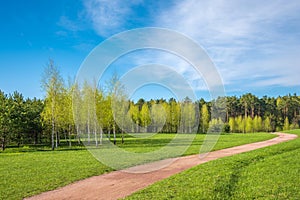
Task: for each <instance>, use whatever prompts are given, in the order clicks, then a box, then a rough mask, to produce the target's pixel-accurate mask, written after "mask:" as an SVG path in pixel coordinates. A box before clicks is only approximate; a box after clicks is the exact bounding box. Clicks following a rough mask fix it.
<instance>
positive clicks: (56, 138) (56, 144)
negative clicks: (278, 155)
mask: <svg viewBox="0 0 300 200" xmlns="http://www.w3.org/2000/svg"><path fill="white" fill-rule="evenodd" d="M55 147H56V148H57V147H58V131H56V134H55Z"/></svg>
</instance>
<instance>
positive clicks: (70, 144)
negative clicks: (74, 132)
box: [68, 124, 72, 147]
mask: <svg viewBox="0 0 300 200" xmlns="http://www.w3.org/2000/svg"><path fill="white" fill-rule="evenodd" d="M68 132H69V147H71V146H72V141H71V125H70V124H69V130H68Z"/></svg>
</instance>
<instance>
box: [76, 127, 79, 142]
mask: <svg viewBox="0 0 300 200" xmlns="http://www.w3.org/2000/svg"><path fill="white" fill-rule="evenodd" d="M76 132H77V140H78V144H80V133H79V125H76Z"/></svg>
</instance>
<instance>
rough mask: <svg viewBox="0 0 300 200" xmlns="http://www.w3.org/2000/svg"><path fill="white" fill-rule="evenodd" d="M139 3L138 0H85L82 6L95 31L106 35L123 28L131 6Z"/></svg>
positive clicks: (127, 19)
mask: <svg viewBox="0 0 300 200" xmlns="http://www.w3.org/2000/svg"><path fill="white" fill-rule="evenodd" d="M139 3H141V1H139V0H134V1H128V0H86V1H84V7H85V10H86V14H87V17H88V18H89V19H90V20H91V22H92V25H93V28H94V29H95V31H96V32H97V33H98V34H99V35H100V36H104V37H107V36H109V35H111V34H114V33H117V32H119V31H122V30H124V29H125V27H126V23H128V21H129V19H130V15H131V13H132V9H131V6H133V5H136V4H139Z"/></svg>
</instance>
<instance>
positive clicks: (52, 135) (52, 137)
mask: <svg viewBox="0 0 300 200" xmlns="http://www.w3.org/2000/svg"><path fill="white" fill-rule="evenodd" d="M54 134H55V123H54V120H52V133H51V144H52V145H51V147H52V151H53V150H54Z"/></svg>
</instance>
